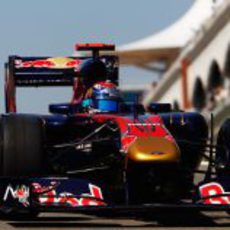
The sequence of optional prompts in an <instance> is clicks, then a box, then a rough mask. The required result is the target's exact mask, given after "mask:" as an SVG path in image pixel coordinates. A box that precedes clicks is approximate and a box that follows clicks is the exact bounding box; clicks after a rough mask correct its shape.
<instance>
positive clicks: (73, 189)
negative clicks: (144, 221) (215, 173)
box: [0, 177, 230, 213]
mask: <svg viewBox="0 0 230 230" xmlns="http://www.w3.org/2000/svg"><path fill="white" fill-rule="evenodd" d="M221 188H222V189H223V186H222V185H221V184H220V182H214V181H210V182H209V183H205V184H204V183H203V184H201V185H199V186H198V188H197V191H198V192H197V193H196V195H194V197H192V198H191V199H190V200H181V201H179V202H177V203H150V204H138V205H133V204H129V203H128V202H126V203H124V204H119V205H118V204H116V203H114V202H113V200H112V199H111V197H109V196H108V195H107V194H108V193H109V191H108V188H106V187H105V186H102V185H99V184H95V183H94V182H90V181H87V180H81V179H76V178H68V177H43V178H1V179H0V211H2V212H5V213H8V212H11V211H16V212H25V211H26V212H27V211H28V212H30V211H36V212H87V213H88V212H89V213H97V212H105V213H107V212H117V213H121V212H130V211H132V212H145V211H153V210H157V211H159V210H165V209H171V210H172V209H177V210H197V211H224V210H225V211H230V205H229V204H230V193H228V192H224V189H223V190H222V191H221V190H220V189H221ZM220 192H222V193H220Z"/></svg>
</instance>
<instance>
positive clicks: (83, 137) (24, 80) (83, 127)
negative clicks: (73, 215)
mask: <svg viewBox="0 0 230 230" xmlns="http://www.w3.org/2000/svg"><path fill="white" fill-rule="evenodd" d="M77 50H79V51H84V50H85V51H87V54H89V51H90V52H91V51H92V55H88V56H87V55H84V56H79V57H65V58H63V57H57V58H51V57H20V56H10V57H9V61H8V63H6V65H5V69H6V71H5V73H6V75H5V99H6V113H5V114H3V115H2V116H1V120H0V125H1V134H0V139H1V140H0V142H1V150H0V151H1V160H0V168H1V177H0V204H1V205H0V209H1V210H2V211H5V212H6V211H7V212H9V211H17V212H20V211H23V212H24V211H28V213H29V212H42V211H71V212H75V211H76V212H84V211H92V212H95V213H96V212H97V211H103V210H104V211H107V210H113V211H114V210H117V211H120V210H130V209H135V210H139V209H141V210H149V209H154V208H157V209H159V208H166V207H175V208H179V207H181V208H194V209H199V210H228V209H229V206H228V204H229V202H230V199H229V193H228V191H229V185H230V183H229V182H228V180H226V175H227V174H225V173H215V172H214V169H216V168H217V169H218V168H221V165H222V164H220V163H218V162H217V158H218V156H216V158H215V157H214V155H215V154H214V153H215V149H216V148H215V146H214V145H213V141H212V140H213V136H212V135H211V139H210V136H209V132H208V125H207V122H206V120H205V119H204V118H203V116H202V115H200V114H199V113H194V112H191V113H185V112H175V111H173V110H172V109H171V106H170V104H157V103H153V104H151V105H150V106H149V107H148V108H147V109H145V108H144V107H143V106H142V105H141V104H137V103H136V102H134V103H126V102H124V101H123V100H122V98H120V96H119V93H118V94H117V92H118V89H117V87H118V58H117V57H116V56H113V55H111V54H110V55H105V54H104V53H105V52H106V50H110V51H111V50H114V45H108V44H100V43H99V44H79V45H77ZM99 51H103V55H100V54H99ZM43 86H44V87H47V86H71V87H72V88H73V94H74V98H73V99H72V101H71V103H62V104H51V105H49V112H50V114H48V115H35V114H19V113H16V87H43ZM94 90H95V94H94ZM88 91H91V94H88ZM87 95H88V96H87ZM89 95H90V96H89ZM34 103H36V102H34ZM219 152H221V151H219ZM207 153H208V154H207ZM217 153H218V151H217ZM216 155H218V154H216ZM219 155H221V153H219ZM204 157H205V158H206V159H208V162H209V167H208V169H207V170H206V171H204V172H203V173H204V174H205V179H204V181H201V182H200V183H198V184H195V183H194V174H195V173H196V172H199V173H202V172H201V171H199V170H198V167H199V165H200V163H201V160H202V159H203V158H204ZM216 171H218V170H216ZM221 172H223V170H222V171H221Z"/></svg>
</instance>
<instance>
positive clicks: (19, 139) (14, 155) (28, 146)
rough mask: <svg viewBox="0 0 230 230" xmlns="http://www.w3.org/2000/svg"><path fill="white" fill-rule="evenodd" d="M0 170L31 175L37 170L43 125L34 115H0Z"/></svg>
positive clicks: (40, 156) (6, 173) (40, 158)
mask: <svg viewBox="0 0 230 230" xmlns="http://www.w3.org/2000/svg"><path fill="white" fill-rule="evenodd" d="M0 124H1V151H0V160H1V161H0V170H1V175H2V176H35V175H39V174H40V173H41V169H42V153H43V125H42V120H41V119H40V118H39V117H36V116H30V115H18V114H9V115H4V116H2V117H1V121H0Z"/></svg>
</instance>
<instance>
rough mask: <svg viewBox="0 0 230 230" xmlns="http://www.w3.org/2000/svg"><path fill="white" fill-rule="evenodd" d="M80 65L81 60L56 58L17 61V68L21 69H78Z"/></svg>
mask: <svg viewBox="0 0 230 230" xmlns="http://www.w3.org/2000/svg"><path fill="white" fill-rule="evenodd" d="M79 64H80V60H76V59H72V58H65V57H56V58H48V59H38V60H29V61H23V60H21V59H17V60H15V67H16V68H18V69H20V68H50V69H68V68H76V67H77V66H78V65H79Z"/></svg>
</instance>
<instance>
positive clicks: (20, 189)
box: [3, 185, 30, 207]
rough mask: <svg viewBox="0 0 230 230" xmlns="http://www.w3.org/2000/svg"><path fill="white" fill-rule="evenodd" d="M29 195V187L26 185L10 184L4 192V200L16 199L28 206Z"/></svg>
mask: <svg viewBox="0 0 230 230" xmlns="http://www.w3.org/2000/svg"><path fill="white" fill-rule="evenodd" d="M29 195H30V192H29V187H27V186H26V185H17V186H16V187H13V186H12V185H8V186H7V188H6V191H5V193H4V197H3V201H7V200H8V199H16V200H18V202H19V203H22V204H23V206H25V207H27V206H29V200H28V199H29Z"/></svg>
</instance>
